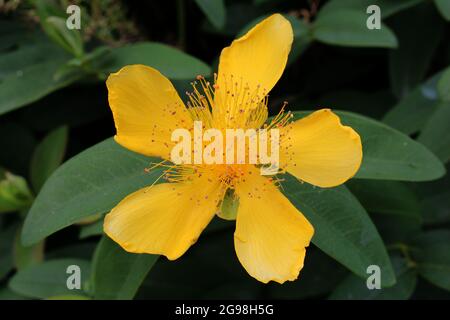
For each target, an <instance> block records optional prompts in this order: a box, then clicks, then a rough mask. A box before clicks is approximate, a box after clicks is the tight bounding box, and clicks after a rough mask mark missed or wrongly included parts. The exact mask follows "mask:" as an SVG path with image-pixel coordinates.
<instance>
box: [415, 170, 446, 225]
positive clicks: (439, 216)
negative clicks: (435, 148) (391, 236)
mask: <svg viewBox="0 0 450 320" xmlns="http://www.w3.org/2000/svg"><path fill="white" fill-rule="evenodd" d="M447 169H448V166H447ZM417 189H418V191H419V193H420V195H421V206H420V207H421V209H422V215H423V219H424V222H425V224H427V225H436V224H440V223H447V222H450V175H449V174H446V175H445V176H444V177H443V178H441V179H439V180H436V181H433V182H427V183H421V184H419V185H417Z"/></svg>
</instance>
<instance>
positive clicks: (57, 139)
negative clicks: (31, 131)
mask: <svg viewBox="0 0 450 320" xmlns="http://www.w3.org/2000/svg"><path fill="white" fill-rule="evenodd" d="M68 133H69V132H68V128H67V127H66V126H63V127H60V128H57V129H55V130H53V131H52V132H50V133H49V134H48V135H47V136H46V137H45V138H44V139H43V140H42V141H41V142H40V143H39V144H38V145H37V146H36V149H35V150H34V153H33V157H32V159H31V168H30V179H31V183H32V185H33V188H34V190H35V191H36V192H38V191H39V190H40V189H41V187H42V186H43V184H44V182H45V180H47V178H48V177H50V175H51V174H52V173H53V171H55V170H56V168H58V166H59V165H60V164H61V163H62V160H63V157H64V153H65V151H66V145H67V138H68Z"/></svg>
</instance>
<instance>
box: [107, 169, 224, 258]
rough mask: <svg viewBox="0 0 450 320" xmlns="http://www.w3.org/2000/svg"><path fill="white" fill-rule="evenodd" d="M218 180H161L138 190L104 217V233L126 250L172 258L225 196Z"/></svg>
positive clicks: (197, 233) (191, 240)
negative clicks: (172, 181) (173, 181)
mask: <svg viewBox="0 0 450 320" xmlns="http://www.w3.org/2000/svg"><path fill="white" fill-rule="evenodd" d="M223 193H224V192H223V190H222V189H221V186H220V183H219V181H218V180H216V181H212V179H210V178H209V180H208V177H207V176H206V175H204V176H202V177H201V178H195V179H194V180H193V181H187V182H180V183H162V184H157V185H154V186H152V187H150V188H143V189H141V190H138V191H136V192H134V193H132V194H131V195H129V196H128V197H126V198H125V199H123V200H122V201H121V202H120V203H119V204H118V205H117V206H116V207H115V208H114V209H113V210H111V212H110V213H109V214H108V215H107V216H106V217H105V222H104V231H105V233H106V234H107V235H108V236H109V237H110V238H111V239H113V240H114V241H115V242H117V243H118V244H119V245H121V246H122V247H123V248H124V249H125V250H126V251H129V252H134V253H150V254H163V255H165V256H166V257H167V258H169V259H170V260H174V259H177V258H179V257H180V256H181V255H183V254H184V253H185V252H186V250H187V249H188V248H189V247H190V246H191V245H192V244H194V243H195V242H196V241H197V239H198V237H199V236H200V233H201V232H202V231H203V229H204V228H205V227H206V226H207V225H208V223H209V222H210V221H211V219H212V218H213V216H214V214H215V212H216V211H217V206H218V203H219V202H220V200H221V199H222V197H223Z"/></svg>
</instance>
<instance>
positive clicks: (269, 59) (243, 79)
mask: <svg viewBox="0 0 450 320" xmlns="http://www.w3.org/2000/svg"><path fill="white" fill-rule="evenodd" d="M292 41H293V31H292V26H291V24H290V22H289V21H288V20H286V19H285V18H284V17H283V16H282V15H280V14H274V15H272V16H270V17H268V18H266V19H264V20H263V21H262V22H260V23H258V24H257V25H256V26H255V27H253V28H252V29H251V30H250V31H249V32H248V33H247V34H245V35H244V36H242V37H241V38H239V39H237V40H234V41H233V43H232V44H231V46H229V47H227V48H225V49H223V50H222V53H221V55H220V62H219V71H218V78H217V89H216V94H215V97H216V100H215V102H216V104H217V107H218V108H219V109H222V111H223V109H227V108H228V109H229V108H233V107H234V103H233V101H231V100H233V97H228V98H229V99H228V100H227V101H228V102H227V103H225V100H226V95H227V91H230V90H231V92H230V93H229V95H231V94H233V95H234V99H235V100H237V101H241V102H242V101H243V100H244V97H243V94H242V93H243V92H242V88H241V89H240V94H239V93H238V94H236V92H234V91H235V90H233V89H230V88H234V87H235V86H236V83H237V84H238V85H237V87H238V88H240V85H242V87H248V92H249V93H250V94H251V95H252V98H254V99H256V97H255V93H256V92H257V91H258V94H257V98H258V99H259V101H260V100H262V99H263V98H264V96H265V95H267V94H268V93H269V91H270V90H271V89H272V88H273V86H274V85H275V84H276V83H277V81H278V80H279V79H280V77H281V75H282V73H283V71H284V68H285V66H286V62H287V59H288V55H289V51H290V50H291V45H292ZM231 77H233V79H231ZM259 101H257V102H259ZM225 104H226V105H225ZM240 104H242V103H240Z"/></svg>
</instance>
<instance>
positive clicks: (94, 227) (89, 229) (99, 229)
mask: <svg viewBox="0 0 450 320" xmlns="http://www.w3.org/2000/svg"><path fill="white" fill-rule="evenodd" d="M102 233H103V219H100V220H98V221H96V222H94V223H91V224H88V225H86V226H82V227H81V230H80V239H85V238H88V237H91V236H98V235H101V234H102Z"/></svg>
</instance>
